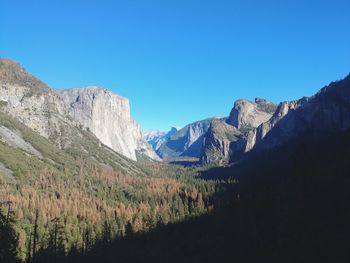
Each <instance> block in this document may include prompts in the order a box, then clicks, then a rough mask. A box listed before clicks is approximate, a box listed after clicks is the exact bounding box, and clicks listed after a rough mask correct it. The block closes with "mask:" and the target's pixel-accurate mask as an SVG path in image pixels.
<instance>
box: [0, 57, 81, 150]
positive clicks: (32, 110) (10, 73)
mask: <svg viewBox="0 0 350 263" xmlns="http://www.w3.org/2000/svg"><path fill="white" fill-rule="evenodd" d="M0 103H1V110H2V111H3V112H6V113H7V114H9V115H11V116H13V117H15V118H17V119H18V120H19V121H21V122H22V123H24V124H25V125H27V126H28V127H30V128H32V129H33V130H35V131H37V132H38V133H39V134H40V135H41V136H43V137H45V138H48V139H50V140H52V141H55V143H56V144H57V145H58V146H59V147H64V146H65V144H67V143H69V140H67V138H69V137H70V136H69V131H70V129H69V128H68V126H74V125H75V122H74V121H72V120H71V119H70V118H69V116H68V110H67V107H66V105H65V104H64V102H63V101H62V99H61V98H60V97H59V96H58V95H57V94H56V93H55V92H54V90H52V89H50V88H49V87H48V86H47V85H46V84H44V83H43V82H41V81H40V80H38V79H37V78H35V77H34V76H32V75H30V74H28V73H27V72H26V71H25V70H24V69H23V68H22V67H21V66H20V65H19V64H17V63H15V62H13V61H11V60H7V59H0Z"/></svg>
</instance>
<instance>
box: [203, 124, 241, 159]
mask: <svg viewBox="0 0 350 263" xmlns="http://www.w3.org/2000/svg"><path fill="white" fill-rule="evenodd" d="M241 135H242V133H241V131H239V130H238V129H237V128H236V127H234V126H233V125H230V124H228V123H227V122H226V119H216V120H213V121H212V122H211V124H210V127H209V129H208V131H207V133H206V134H205V136H204V144H203V153H202V156H201V163H202V164H216V165H226V164H228V162H229V160H230V156H231V155H232V153H233V152H232V150H233V147H232V145H233V143H235V142H236V141H237V140H238V139H239V138H240V136H241Z"/></svg>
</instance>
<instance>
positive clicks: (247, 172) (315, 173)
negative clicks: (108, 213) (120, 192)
mask: <svg viewBox="0 0 350 263" xmlns="http://www.w3.org/2000/svg"><path fill="white" fill-rule="evenodd" d="M349 149H350V132H346V133H337V134H333V136H332V137H328V136H324V137H323V138H318V139H313V138H312V137H309V138H307V139H306V138H303V139H300V140H295V141H291V142H290V143H288V144H285V145H283V146H281V147H279V148H276V149H274V150H270V151H265V152H264V153H263V154H254V155H250V156H249V158H248V159H246V160H245V161H244V162H242V163H241V164H239V165H236V166H234V167H232V168H225V172H226V173H227V174H230V177H231V178H236V179H238V180H239V184H238V185H234V184H233V185H232V184H228V185H227V188H226V192H221V193H220V194H219V199H220V200H222V204H224V205H225V204H226V205H225V207H222V208H221V209H219V210H216V211H215V212H214V213H212V214H209V215H206V216H201V217H200V218H197V219H193V220H189V221H186V222H182V223H178V224H173V225H169V226H161V227H158V228H157V229H156V230H154V231H152V232H151V233H148V234H144V235H136V236H132V237H129V238H126V239H118V240H115V241H110V242H106V243H100V244H98V245H97V246H96V247H95V248H94V249H92V250H91V251H90V252H89V253H88V254H87V255H86V256H85V257H82V258H80V260H81V262H101V261H103V262H235V261H238V262H293V263H294V262H338V263H345V262H348V261H349V259H350V257H349V252H348V249H347V244H348V242H349V235H350V228H349V226H348V224H347V222H348V221H349V219H350V212H349V211H350V205H349V202H348V200H349V198H350V180H349V176H348V174H349V172H350V164H349V162H348V160H349V158H350V150H349ZM214 171H217V170H214ZM70 259H71V258H69V257H68V258H67V260H70ZM74 260H75V261H74V262H80V261H79V256H77V257H76V258H74Z"/></svg>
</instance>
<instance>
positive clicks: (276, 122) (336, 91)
mask: <svg viewBox="0 0 350 263" xmlns="http://www.w3.org/2000/svg"><path fill="white" fill-rule="evenodd" d="M347 129H350V75H348V76H347V77H346V78H344V79H343V80H341V81H337V82H332V83H331V84H330V85H329V86H327V87H324V88H323V89H321V90H320V91H319V92H318V93H317V94H315V95H314V96H312V97H304V98H302V99H300V100H297V101H291V102H282V103H281V104H280V105H279V106H278V108H277V110H276V112H275V114H274V115H273V116H272V118H271V119H270V120H269V121H267V122H265V123H263V124H261V125H260V126H259V127H258V128H256V129H255V130H253V131H251V132H250V133H249V134H248V135H247V137H246V144H245V146H244V151H249V150H251V149H254V150H261V149H268V148H272V147H276V146H279V145H282V144H284V143H286V142H287V141H289V140H291V139H293V138H296V137H299V136H313V137H317V136H321V135H324V134H329V135H330V136H331V134H332V133H334V132H342V131H345V130H347Z"/></svg>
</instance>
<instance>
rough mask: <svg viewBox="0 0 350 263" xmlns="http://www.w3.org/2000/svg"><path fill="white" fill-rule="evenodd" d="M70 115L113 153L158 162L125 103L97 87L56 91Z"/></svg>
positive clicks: (117, 96) (124, 100)
mask: <svg viewBox="0 0 350 263" xmlns="http://www.w3.org/2000/svg"><path fill="white" fill-rule="evenodd" d="M57 93H58V94H59V95H60V96H61V97H62V99H63V101H64V102H65V104H66V106H67V107H68V110H69V114H70V116H71V117H72V118H73V119H74V120H76V121H77V122H79V123H80V124H81V125H82V126H83V127H84V128H88V129H89V130H90V131H91V132H92V133H93V134H95V135H96V137H97V138H98V139H99V140H100V141H101V142H102V143H104V144H105V145H107V146H109V147H110V148H112V149H113V150H114V151H116V152H118V153H120V154H122V155H124V156H126V157H128V158H130V159H132V160H136V159H137V158H136V157H137V154H138V153H139V154H142V155H145V156H147V157H149V158H151V159H154V160H159V157H158V156H157V154H156V153H155V152H154V151H153V149H152V148H151V147H150V145H149V144H148V143H147V141H146V139H145V138H144V137H143V133H142V130H141V127H140V125H139V124H137V122H136V121H135V120H134V119H133V118H132V117H131V115H130V106H129V100H128V99H127V98H124V97H121V96H119V95H116V94H114V93H112V92H111V91H109V90H106V89H104V88H101V87H95V86H92V87H85V88H74V89H62V90H57Z"/></svg>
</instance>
